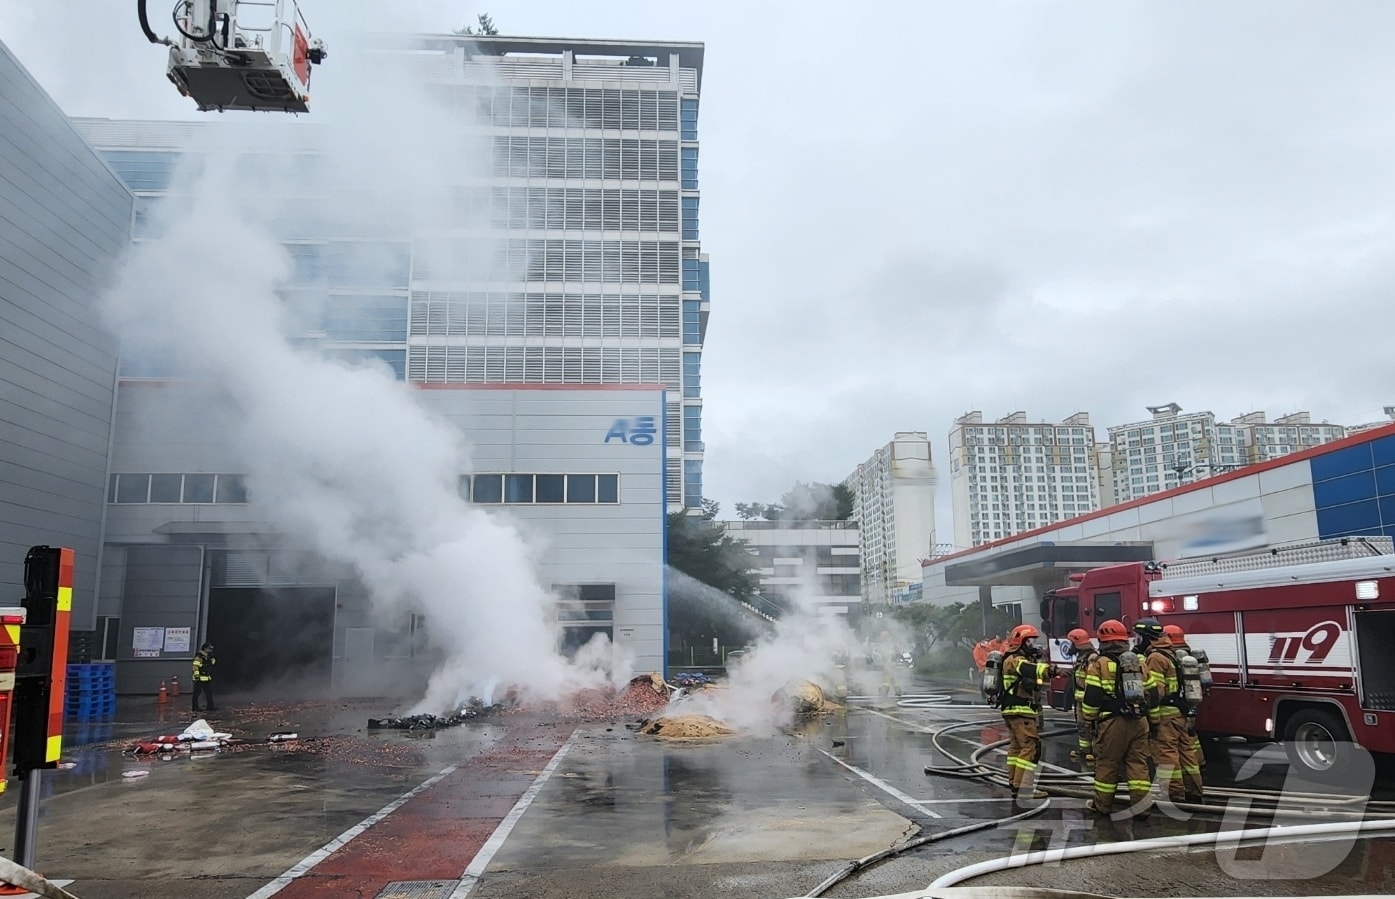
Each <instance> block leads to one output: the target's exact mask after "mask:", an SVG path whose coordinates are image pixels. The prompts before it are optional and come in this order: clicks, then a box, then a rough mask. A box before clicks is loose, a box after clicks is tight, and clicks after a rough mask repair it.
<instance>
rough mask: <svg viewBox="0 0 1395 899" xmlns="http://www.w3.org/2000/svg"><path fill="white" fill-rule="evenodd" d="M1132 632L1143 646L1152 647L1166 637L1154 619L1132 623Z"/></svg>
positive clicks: (1144, 619) (1142, 619) (1143, 619)
mask: <svg viewBox="0 0 1395 899" xmlns="http://www.w3.org/2000/svg"><path fill="white" fill-rule="evenodd" d="M1133 632H1134V633H1135V634H1137V635H1138V639H1139V641H1140V642H1141V643H1142V644H1143V645H1144V646H1152V645H1153V644H1154V643H1156V642H1157V641H1159V640H1161V639H1163V638H1164V637H1165V636H1166V635H1165V634H1164V633H1163V629H1162V625H1161V624H1158V619H1156V618H1140V619H1138V620H1137V621H1135V622H1134V623H1133Z"/></svg>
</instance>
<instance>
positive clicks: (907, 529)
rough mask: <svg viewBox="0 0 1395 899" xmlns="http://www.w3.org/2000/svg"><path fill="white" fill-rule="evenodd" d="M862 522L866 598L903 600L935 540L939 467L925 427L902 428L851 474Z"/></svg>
mask: <svg viewBox="0 0 1395 899" xmlns="http://www.w3.org/2000/svg"><path fill="white" fill-rule="evenodd" d="M845 483H846V484H847V485H848V488H849V489H850V490H851V491H852V494H853V520H854V521H856V522H857V524H858V539H859V551H860V553H861V557H860V560H859V564H860V566H861V569H862V572H861V576H862V597H863V599H864V600H865V601H866V602H869V603H876V604H879V605H886V604H889V603H892V602H900V601H902V600H903V597H904V596H905V594H907V592H908V591H910V590H911V589H912V587H913V586H914V585H915V584H916V583H917V582H918V581H919V580H920V562H921V560H922V559H926V558H929V557H930V555H931V548H932V547H933V546H934V544H935V485H936V477H935V467H934V464H933V462H932V461H931V457H930V440H929V438H928V437H927V436H926V433H925V432H924V431H898V432H897V433H896V436H895V438H894V439H892V441H891V442H890V443H888V444H887V445H886V446H883V447H881V448H880V449H878V450H877V451H876V452H874V453H873V454H872V456H871V457H870V458H869V459H868V460H867V461H866V462H863V463H862V464H860V465H858V466H857V469H856V470H855V471H853V473H852V474H851V475H849V476H848V477H847V479H846V481H845Z"/></svg>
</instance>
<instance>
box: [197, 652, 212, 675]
mask: <svg viewBox="0 0 1395 899" xmlns="http://www.w3.org/2000/svg"><path fill="white" fill-rule="evenodd" d="M194 680H196V681H211V680H213V658H212V657H209V658H204V657H203V656H202V655H196V656H194Z"/></svg>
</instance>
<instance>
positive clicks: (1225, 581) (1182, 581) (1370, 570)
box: [1148, 555, 1395, 598]
mask: <svg viewBox="0 0 1395 899" xmlns="http://www.w3.org/2000/svg"><path fill="white" fill-rule="evenodd" d="M1382 577H1395V555H1383V556H1365V557H1363V558H1360V559H1338V560H1337V561H1333V562H1312V563H1310V564H1307V565H1283V566H1280V567H1278V568H1269V569H1260V570H1256V571H1233V572H1229V573H1217V574H1208V575H1199V576H1196V577H1179V578H1166V579H1164V580H1160V581H1152V582H1150V583H1149V584H1148V596H1149V597H1151V598H1159V597H1165V596H1184V595H1196V594H1201V593H1215V592H1216V591H1218V590H1244V589H1247V588H1252V587H1274V586H1280V585H1283V584H1327V583H1331V582H1333V581H1347V580H1357V579H1360V580H1369V579H1373V578H1382Z"/></svg>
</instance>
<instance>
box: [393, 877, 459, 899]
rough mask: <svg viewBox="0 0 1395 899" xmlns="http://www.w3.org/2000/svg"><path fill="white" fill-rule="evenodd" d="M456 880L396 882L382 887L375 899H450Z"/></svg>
mask: <svg viewBox="0 0 1395 899" xmlns="http://www.w3.org/2000/svg"><path fill="white" fill-rule="evenodd" d="M458 886H460V881H458V880H398V881H394V882H392V883H390V884H388V885H387V886H385V887H383V890H382V892H380V893H379V894H378V895H377V897H376V899H450V894H451V893H453V892H455V888H456V887H458Z"/></svg>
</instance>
